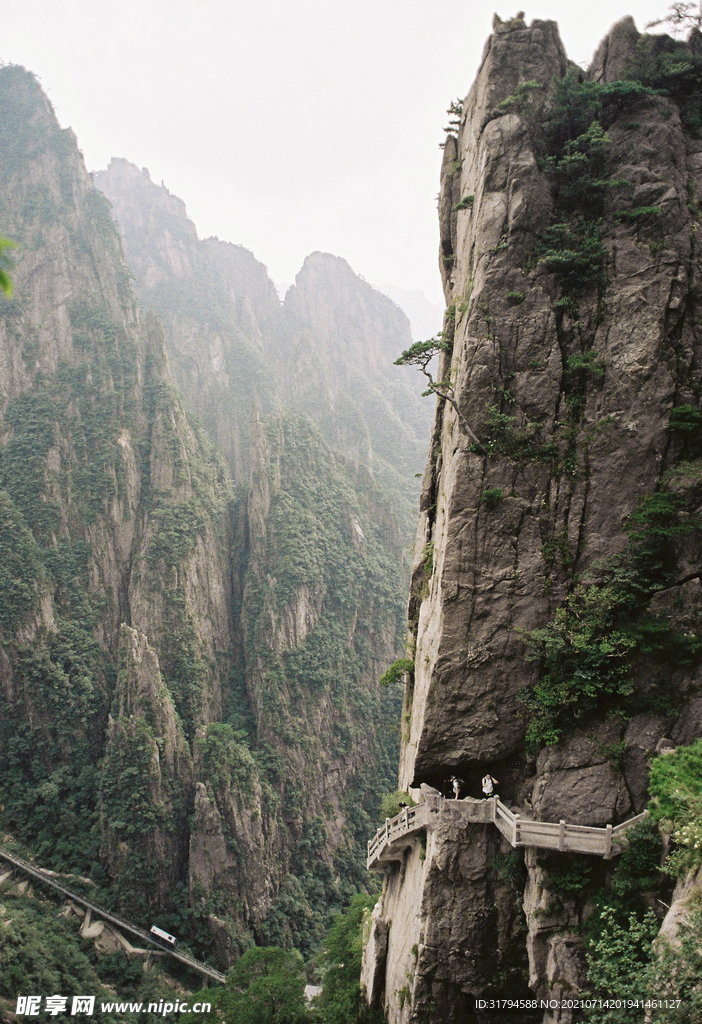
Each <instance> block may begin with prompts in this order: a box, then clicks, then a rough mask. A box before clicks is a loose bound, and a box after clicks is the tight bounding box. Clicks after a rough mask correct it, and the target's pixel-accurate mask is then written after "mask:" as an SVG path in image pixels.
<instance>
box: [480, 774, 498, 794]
mask: <svg viewBox="0 0 702 1024" xmlns="http://www.w3.org/2000/svg"><path fill="white" fill-rule="evenodd" d="M497 785H498V781H497V779H495V778H493V776H492V775H490V773H489V772H488V774H487V775H483V781H482V787H483V793H484V794H485V796H486V797H491V796H492V795H493V793H494V791H495V786H497Z"/></svg>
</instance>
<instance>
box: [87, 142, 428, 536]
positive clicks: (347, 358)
mask: <svg viewBox="0 0 702 1024" xmlns="http://www.w3.org/2000/svg"><path fill="white" fill-rule="evenodd" d="M93 177H94V181H95V185H96V187H97V188H98V189H100V191H101V192H102V193H103V194H104V195H105V196H106V197H107V198H108V199H109V200H110V202H111V204H112V208H113V211H114V215H115V219H116V221H117V224H118V226H119V229H120V232H121V235H122V239H123V242H124V246H125V253H126V256H127V259H128V261H129V265H130V268H131V270H132V272H133V273H134V277H135V289H136V292H137V295H138V298H139V302H140V303H141V305H142V306H143V307H144V308H147V309H150V310H152V311H154V312H155V313H157V314H158V316H159V317H160V318H161V320H162V321H163V324H164V328H165V334H166V343H167V347H168V354H169V359H170V366H171V370H172V373H173V375H174V378H175V381H176V383H177V384H178V387H179V390H180V392H181V394H182V395H183V396H184V398H185V400H186V402H187V404H188V406H189V408H190V409H191V410H192V412H194V413H195V414H196V415H197V416H198V417H199V418H200V419H201V420H202V422H203V424H204V425H205V427H206V429H207V431H208V433H209V434H210V436H211V437H212V439H213V440H215V441H217V442H218V444H219V445H220V446H221V447H222V449H223V451H224V454H225V457H226V459H227V462H228V464H229V467H230V472H231V475H232V478H233V480H234V481H235V482H236V483H237V484H247V483H248V473H249V467H250V461H249V460H250V452H251V433H250V431H251V422H250V417H251V410H252V408H255V409H256V410H257V411H258V413H259V414H261V415H263V416H266V415H270V414H272V413H279V412H280V411H281V410H283V409H285V408H287V409H290V408H294V409H296V410H301V411H304V412H305V413H306V414H307V415H308V416H309V417H310V419H312V421H313V422H314V423H316V424H317V426H318V427H319V428H320V429H321V431H322V433H323V435H324V438H325V440H326V441H327V443H328V444H329V445H330V446H331V447H332V448H333V449H334V450H335V451H338V452H340V453H342V454H343V455H345V456H346V457H347V458H348V459H350V460H352V461H353V463H354V464H355V465H358V466H361V467H363V468H364V469H366V470H367V471H369V472H370V473H371V474H372V475H373V476H374V478H375V480H376V481H377V482H378V483H379V484H380V485H381V486H383V488H384V489H385V491H386V492H387V493H388V495H389V496H390V499H391V501H392V502H393V505H394V507H395V508H396V511H397V513H398V515H399V517H400V519H401V521H402V526H403V529H404V528H405V527H407V528H408V531H410V530H412V529H413V528H414V515H415V508H416V489H415V485H414V476H415V474H416V473H417V472H418V471H419V470H421V467H422V463H423V460H424V456H425V452H426V435H427V432H428V430H429V424H430V422H431V407H430V403H428V402H427V401H426V399H423V398H421V396H420V394H419V393H418V391H417V388H416V387H415V381H414V375H413V372H412V371H411V370H407V369H400V368H398V367H395V366H393V362H394V360H395V359H397V357H398V356H399V354H400V353H401V352H402V351H403V349H406V348H408V347H409V345H410V344H411V341H412V338H411V332H410V326H409V321H408V320H407V317H406V316H405V314H404V313H403V312H402V310H401V309H400V308H399V307H398V306H397V305H395V303H394V302H392V301H391V300H390V299H389V298H388V297H387V296H386V295H384V294H382V293H381V292H380V291H378V290H377V289H376V288H373V287H372V286H371V285H370V284H368V283H367V282H365V281H364V280H363V279H362V278H360V277H359V276H358V275H357V274H355V273H354V271H353V270H352V269H351V267H350V266H349V264H348V263H347V262H346V260H344V259H341V258H340V257H338V256H332V255H330V254H329V253H322V252H315V253H312V254H311V255H309V256H308V257H307V258H306V260H305V262H304V264H303V266H302V268H301V270H300V272H299V273H298V274H297V276H296V278H295V283H294V284H293V285H291V287H290V288H289V289H288V292H287V294H286V295H285V298H284V301H282V302H281V301H280V300H279V299H278V295H277V293H276V289H275V286H274V284H273V282H272V281H271V280H270V278H269V277H268V273H267V271H266V268H265V267H264V266H263V264H262V263H260V262H259V261H258V260H256V259H255V257H254V256H253V254H252V253H250V252H249V251H248V250H247V249H245V248H244V247H243V246H237V245H231V244H229V243H227V242H223V241H221V240H220V239H218V238H206V239H199V238H198V236H197V231H196V228H195V225H194V224H193V222H192V221H191V220H190V219H189V217H188V215H187V212H186V209H185V204H184V203H183V202H182V200H180V199H178V198H177V197H176V196H174V195H172V194H171V193H170V192H169V191H168V189H167V188H166V187H165V186H164V185H163V184H161V185H157V184H156V183H155V182H152V181H151V178H150V176H149V173H148V171H147V170H146V169H145V168H144V169H142V170H140V169H139V168H138V167H136V166H135V165H134V164H131V163H129V162H128V161H127V160H123V159H117V158H115V159H113V160H111V161H110V164H109V165H108V167H107V169H106V170H104V171H97V172H96V173H95V174H94V176H93Z"/></svg>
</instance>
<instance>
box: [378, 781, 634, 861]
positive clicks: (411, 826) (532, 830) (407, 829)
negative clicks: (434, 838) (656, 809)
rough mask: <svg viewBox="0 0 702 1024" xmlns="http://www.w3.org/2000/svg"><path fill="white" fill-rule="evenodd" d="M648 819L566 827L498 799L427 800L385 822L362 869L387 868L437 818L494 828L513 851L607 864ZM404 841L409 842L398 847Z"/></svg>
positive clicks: (560, 822)
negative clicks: (534, 850)
mask: <svg viewBox="0 0 702 1024" xmlns="http://www.w3.org/2000/svg"><path fill="white" fill-rule="evenodd" d="M647 814H648V812H647V811H644V812H643V814H638V815H637V816H636V817H635V818H630V819H629V820H628V821H624V822H622V824H621V825H614V826H612V825H606V826H605V827H604V828H597V827H594V826H590V825H569V824H568V823H567V822H566V821H559V822H551V821H532V820H531V819H529V818H522V817H521V815H520V814H517V813H514V812H513V811H510V809H509V807H505V805H504V804H503V803H502V801H501V800H500V799H499V797H490V799H488V800H472V799H470V798H468V799H466V800H444V799H442V798H439V799H438V800H436V799H435V800H432V801H431V802H430V803H429V802H427V803H420V804H418V805H417V806H416V807H405V808H404V810H402V811H400V813H399V814H397V815H395V817H394V818H387V819H386V821H385V824H384V825H383V826H382V828H379V829H378V831H377V832H376V833H375V835H374V837H373V838H372V839H371V840H370V842H369V843H368V857H367V860H366V866H367V868H368V870H369V871H384V870H385V869H386V867H387V866H388V864H389V863H390V862H392V861H396V860H398V859H400V858H401V855H402V852H403V851H404V850H405V849H406V847H407V846H408V845H410V844H411V842H412V840H413V838H414V835H415V834H416V833H417V832H420V831H422V830H427V831H428V830H430V829H431V828H432V827H433V826H434V824H435V823H437V822H438V820H439V818H440V817H443V818H444V820H451V821H453V822H455V821H456V819H458V818H460V820H461V821H465V822H466V824H467V823H469V822H476V823H478V822H482V823H483V824H490V823H492V824H494V825H496V826H497V828H498V829H499V830H500V832H501V833H502V835H503V836H505V837H506V839H507V840H508V841H509V842H510V844H511V845H512V846H515V847H516V846H538V847H540V848H541V849H543V850H558V851H560V852H563V853H590V854H594V855H596V856H599V857H604V858H605V859H609V858H611V857H615V856H616V855H617V854H618V853H621V851H622V848H623V846H624V845H626V840H625V838H624V836H625V833H626V832H627V831H628V829H630V828H631V826H632V825H636V824H637V823H638V822H640V821H643V819H644V818H645V817H646V815H647ZM404 839H407V840H408V842H403V840H404Z"/></svg>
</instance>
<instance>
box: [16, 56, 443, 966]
mask: <svg viewBox="0 0 702 1024" xmlns="http://www.w3.org/2000/svg"><path fill="white" fill-rule="evenodd" d="M0 168H1V169H2V177H3V182H4V184H3V190H2V195H1V196H0V236H2V237H4V236H6V235H7V236H11V237H12V238H13V239H14V240H15V241H16V242H17V250H16V252H15V256H16V261H15V266H14V268H13V271H12V277H13V281H14V286H15V290H14V297H13V299H12V301H11V302H10V301H7V300H6V299H5V297H4V296H2V297H0V566H1V568H0V790H1V793H0V804H1V805H2V821H1V822H0V824H1V825H2V827H3V829H6V830H7V831H8V832H9V831H11V832H12V833H13V834H14V835H15V836H16V837H17V838H18V839H19V840H20V841H22V842H25V843H26V845H27V847H28V848H29V849H31V850H32V852H34V853H35V854H36V856H37V859H38V861H39V862H40V863H41V864H42V865H43V866H46V867H57V868H59V869H62V868H66V867H68V868H70V869H72V870H77V871H79V872H80V873H82V874H84V875H87V874H88V873H89V872H90V871H91V870H92V869H93V868H94V869H95V871H97V872H98V873H99V874H100V877H101V878H102V879H103V881H104V882H105V884H108V883H109V884H111V885H112V886H113V890H114V894H115V900H116V902H117V903H119V905H120V906H121V909H122V912H123V913H124V914H125V916H127V917H129V918H130V919H131V920H133V921H134V922H139V923H140V924H142V925H143V924H147V925H148V924H149V923H150V921H152V920H153V919H154V918H155V917H156V916H157V915H162V917H163V919H164V923H165V920H166V919H167V918H168V915H169V914H177V915H178V916H177V918H174V919H173V920H174V922H175V921H176V920H177V921H178V925H177V928H178V929H180V932H179V938H181V939H183V940H184V941H191V942H192V943H193V944H194V948H197V949H198V951H199V952H200V953H201V954H202V955H203V956H207V955H212V956H215V957H216V958H217V959H218V963H219V964H220V966H221V967H222V968H223V969H226V968H227V967H228V966H229V964H230V963H231V961H232V959H233V958H234V957H236V956H237V955H238V954H240V953H241V952H242V951H243V949H245V948H246V947H247V946H248V945H251V944H252V942H253V941H254V939H257V940H258V941H261V942H263V943H264V944H273V943H277V944H285V943H290V942H293V941H294V942H295V943H296V944H297V945H298V946H300V947H302V948H303V949H304V950H305V952H306V953H308V952H311V951H312V949H313V948H314V947H315V945H316V944H318V943H319V941H320V940H321V938H322V935H323V933H324V930H325V926H326V923H327V919H328V917H329V915H330V908H331V907H337V906H341V905H342V904H343V902H344V899H345V898H346V894H347V887H348V886H349V885H351V884H355V882H354V883H352V882H351V879H356V878H357V877H358V863H359V861H360V859H361V855H362V846H363V844H364V843H365V840H366V837H367V832H368V831H369V830H370V827H371V817H370V815H373V814H374V813H375V805H376V803H377V793H376V790H377V788H380V789H381V790H382V789H388V788H391V787H392V784H393V782H394V774H395V769H396V759H397V751H398V741H397V736H396V733H395V734H393V735H389V734H388V735H386V734H385V731H386V730H387V731H388V733H389V731H390V728H391V724H392V723H393V722H394V721H395V720H396V718H397V714H398V712H399V708H398V706H397V705H398V703H399V695H397V694H393V693H388V692H386V691H384V690H380V689H379V688H378V687H377V679H378V678H379V676H380V675H381V674H382V672H383V671H384V669H385V668H386V667H387V665H388V664H389V662H391V661H392V660H393V659H394V657H395V656H396V655H397V652H398V647H399V646H400V634H401V631H402V625H401V618H402V606H403V603H404V595H403V583H402V578H403V572H404V566H403V554H402V547H403V545H402V541H401V533H400V528H399V527H398V521H397V514H396V513H397V509H396V510H395V512H393V510H392V508H391V507H390V506H391V504H392V503H391V501H390V500H389V497H388V493H383V492H382V491H381V490H380V487H379V486H378V483H377V482H376V481H375V480H374V478H373V476H372V475H371V468H372V467H371V465H370V462H372V457H371V456H372V453H370V455H369V458H368V459H367V460H366V461H365V462H364V461H363V460H361V459H356V460H353V459H351V458H348V459H347V458H346V457H345V456H344V454H339V453H337V452H333V451H332V450H331V449H330V448H329V447H328V445H327V444H326V443H325V441H324V439H323V437H322V436H321V435H320V432H319V430H318V429H317V428H315V426H314V424H313V423H312V422H311V421H310V419H309V418H308V417H305V416H304V415H303V414H302V413H299V414H297V415H292V414H288V415H287V416H283V415H276V416H275V417H273V413H274V412H275V411H276V410H277V409H278V408H279V404H280V403H279V398H280V394H281V391H280V386H281V385H282V384H284V383H285V382H286V372H287V371H286V369H285V366H286V360H287V359H288V356H289V355H290V353H288V352H287V350H286V351H285V352H283V342H284V341H285V342H286V343H287V341H288V340H289V339H288V338H287V337H285V338H284V337H283V336H282V335H281V330H280V324H281V322H282V319H283V312H282V306H281V302H280V300H279V299H278V296H277V294H276V292H275V288H274V286H273V284H272V282H271V281H270V279H269V278H268V276H267V273H266V271H265V268H264V267H263V266H262V265H261V264H260V263H258V262H257V261H256V260H255V259H254V258H253V256H252V255H251V254H250V253H248V252H247V251H246V250H244V249H242V248H241V247H238V246H230V245H227V244H225V243H222V242H219V241H217V240H216V239H210V240H205V241H200V240H198V238H197V234H196V231H195V228H194V226H193V225H192V223H191V222H190V221H189V220H188V218H187V216H186V213H185V209H184V207H183V204H182V203H181V202H180V201H179V200H178V199H176V198H175V197H173V196H171V195H170V193H168V192H167V190H166V189H165V188H163V187H158V186H155V185H154V184H153V183H152V182H151V181H150V179H149V178H148V175H145V174H142V172H140V171H138V169H136V168H134V167H133V166H132V165H130V164H127V163H126V162H125V161H122V162H120V161H117V162H114V163H113V164H112V165H111V168H110V171H109V174H108V179H109V183H111V185H112V186H113V192H112V195H113V198H114V201H115V208H116V210H117V213H118V214H119V216H120V219H121V222H122V226H123V230H124V237H125V240H126V247H127V255H128V257H129V259H130V260H131V261H132V262H133V274H134V276H135V277H136V279H137V282H138V285H139V288H140V292H141V299H142V302H143V306H150V307H151V308H146V309H145V308H143V307H142V308H141V309H138V308H137V302H136V297H135V294H134V290H133V287H132V283H131V275H130V271H129V270H128V268H127V264H126V262H125V257H124V251H123V247H122V240H121V238H120V234H119V231H118V229H117V227H116V225H115V223H114V222H113V220H112V216H111V211H110V205H109V203H108V202H107V200H106V199H105V196H104V195H103V194H102V193H101V192H100V191H99V190H98V189H96V188H95V187H94V185H93V182H92V181H91V178H90V175H88V174H87V172H86V170H85V167H84V165H83V161H82V158H81V155H80V153H79V151H78V148H77V144H76V139H75V137H74V136H73V134H72V132H70V131H68V130H67V131H63V130H62V129H61V128H60V127H59V125H58V122H57V120H56V117H55V115H54V112H53V110H52V108H51V105H50V103H49V101H48V99H47V98H46V96H45V95H44V93H43V92H42V90H41V88H40V86H39V83H38V82H37V80H36V79H35V78H34V76H32V75H31V74H30V73H29V72H27V71H25V70H24V69H22V68H18V67H5V68H2V69H0ZM106 173H107V172H106ZM126 193H128V196H126ZM127 198H128V201H127ZM339 262H340V263H342V264H343V266H342V267H341V269H339V268H338V267H336V264H335V262H334V258H333V257H322V258H320V260H319V261H318V264H320V265H321V266H322V268H324V267H326V268H327V279H328V278H329V276H330V275H331V277H333V276H334V273H333V270H334V268H335V267H336V270H337V271H338V272H339V274H340V275H341V276H342V277H343V276H344V275H345V279H346V284H345V286H344V287H345V288H346V291H344V293H343V294H344V296H345V297H346V298H345V299H344V301H346V300H347V299H348V297H349V295H350V294H351V292H349V289H351V291H353V288H356V289H360V290H361V291H363V289H364V288H366V287H367V288H368V292H369V293H371V294H369V295H367V296H366V314H364V317H362V319H363V323H364V325H365V326H364V330H365V334H361V335H360V336H359V340H358V346H359V348H363V347H364V346H367V347H368V348H369V349H370V350H372V356H371V358H370V360H369V365H368V367H367V368H366V369H367V372H368V373H369V374H371V373H376V371H377V366H376V363H375V356H377V355H378V353H380V354H381V355H382V356H383V358H386V360H387V359H389V355H388V350H389V349H390V348H391V347H394V345H395V344H398V348H399V347H401V338H402V339H404V338H405V334H406V339H407V343H408V342H409V328H408V327H407V322H406V319H405V318H404V317H403V315H402V314H401V312H400V311H399V309H397V307H395V306H394V304H393V303H392V302H391V301H390V300H389V299H387V298H385V297H383V296H380V293H376V292H375V291H374V290H373V289H371V288H370V287H369V286H365V285H364V283H363V282H361V281H360V279H358V278H356V277H355V275H353V273H352V271H351V270H350V268H348V266H347V265H346V264H344V263H343V261H339ZM329 266H331V267H332V271H331V272H329ZM322 276H324V275H322ZM374 303H375V305H374ZM313 305H314V303H313V302H312V299H311V297H310V296H309V295H308V301H307V306H306V311H302V312H300V314H299V316H298V317H297V319H296V323H298V325H301V324H304V323H306V322H307V321H308V320H309V319H314V317H315V316H318V318H322V319H323V316H322V314H320V313H319V309H318V308H317V310H316V311H314V310H313V309H312V307H313ZM342 305H343V303H342ZM158 308H160V311H161V312H162V313H163V314H164V323H162V322H161V321H160V320H159V319H158V317H157V316H156V315H155V312H154V310H156V309H158ZM359 308H360V307H359ZM336 314H337V316H338V317H341V311H340V309H339V308H338V307H337V308H336ZM328 326H329V325H328ZM356 327H357V328H358V329H359V330H360V327H358V325H356ZM300 329H301V330H302V327H301V328H300ZM305 329H306V328H305ZM355 329H356V328H354V330H355ZM391 329H396V332H397V336H393V338H392V339H390V340H386V341H385V342H383V340H382V339H383V332H384V331H386V330H391ZM335 331H336V328H335V327H334V325H333V323H332V324H331V326H329V331H328V333H327V335H325V339H324V345H326V346H327V348H328V350H329V351H328V360H327V362H331V358H332V356H331V348H332V344H333V341H334V337H335ZM403 332H404V333H403ZM352 333H353V332H352ZM400 336H401V337H400ZM344 339H345V342H348V341H349V337H348V335H345V336H344ZM371 343H372V344H371ZM320 344H321V342H320ZM357 356H358V351H355V352H354V359H356V358H357ZM290 358H292V356H290ZM174 378H175V383H174ZM176 383H177V384H178V385H179V387H180V388H181V389H182V392H183V395H184V397H183V398H181V396H180V394H179V391H178V389H177V387H176ZM405 386H406V390H407V392H408V393H411V394H412V396H413V400H414V401H415V405H417V404H419V403H418V400H417V399H416V398H415V397H414V392H413V390H412V388H411V386H410V384H406V385H405ZM396 404H397V405H398V406H401V405H402V402H401V400H399V399H398V402H397V403H396ZM252 406H253V407H257V411H256V412H255V414H254V415H252ZM384 408H385V407H384ZM192 412H195V413H200V414H202V417H203V420H204V424H201V423H200V422H198V420H197V419H196V418H195V417H194V416H193V415H192ZM424 415H425V417H426V415H427V413H426V411H425V413H424ZM208 417H210V418H209V419H208ZM400 426H402V424H400ZM208 432H209V435H210V436H209V437H208ZM359 433H360V434H362V435H364V436H366V434H367V430H366V426H365V425H360V426H359ZM212 439H214V440H215V441H216V442H219V443H220V444H221V447H222V449H223V450H224V455H225V456H226V460H227V461H226V462H225V458H223V457H222V455H221V454H219V453H218V451H217V448H216V447H215V446H214V445H213V444H212ZM396 440H397V441H398V444H400V446H401V441H402V439H401V437H399V435H398V436H397V437H396ZM410 442H411V443H410V445H409V447H410V448H411V444H412V443H415V444H416V445H417V446H419V445H420V442H419V441H418V440H417V435H416V434H415V436H414V438H410ZM421 443H422V444H423V442H421ZM419 450H421V449H419ZM411 458H412V456H410V461H411ZM414 458H415V460H418V458H419V454H418V450H415V454H414ZM412 480H413V478H412ZM233 483H235V484H236V485H237V489H236V494H235V488H234V487H233ZM400 498H401V500H405V498H403V497H402V495H400ZM400 511H401V510H400ZM17 737H21V738H22V742H21V744H19V745H18V743H17ZM35 750H40V751H41V756H37V757H34V756H33V755H32V753H31V752H32V751H35ZM59 834H60V836H61V837H62V838H61V839H60V841H59V839H58V837H59ZM69 837H70V840H69ZM105 872H106V876H105V874H104V873H105ZM173 928H174V930H175V929H176V924H175V923H174V924H173ZM186 932H189V934H187V935H186Z"/></svg>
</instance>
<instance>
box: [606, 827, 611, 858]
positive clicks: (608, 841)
mask: <svg viewBox="0 0 702 1024" xmlns="http://www.w3.org/2000/svg"><path fill="white" fill-rule="evenodd" d="M604 856H605V860H611V859H612V826H611V825H608V826H607V830H606V835H605V853H604Z"/></svg>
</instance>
